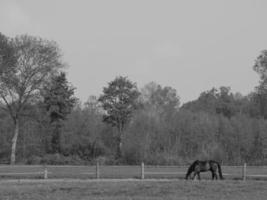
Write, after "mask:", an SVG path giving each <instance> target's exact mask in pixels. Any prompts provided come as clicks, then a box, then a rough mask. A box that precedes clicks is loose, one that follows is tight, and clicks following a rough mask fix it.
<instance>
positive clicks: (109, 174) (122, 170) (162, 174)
mask: <svg viewBox="0 0 267 200" xmlns="http://www.w3.org/2000/svg"><path fill="white" fill-rule="evenodd" d="M46 167H47V169H48V178H53V179H55V178H78V179H93V178H95V177H96V167H95V166H46ZM44 168H45V167H44V166H29V165H28V166H26V165H15V166H10V165H0V180H1V179H23V178H33V179H40V178H43V177H44ZM186 170H187V167H182V166H145V170H144V171H145V178H147V179H149V178H168V179H183V178H184V176H185V173H186ZM99 171H100V178H113V179H114V178H115V179H118V178H119V179H121V178H140V177H141V167H140V166H100V167H99ZM222 171H223V174H224V176H225V178H226V179H228V180H229V179H230V180H231V179H233V180H240V179H241V178H242V167H241V166H239V167H234V166H223V167H222ZM247 175H248V179H255V180H267V167H266V166H262V167H261V166H258V167H252V166H248V167H247ZM210 176H211V174H210V173H209V172H208V173H202V174H201V177H203V178H204V179H210Z"/></svg>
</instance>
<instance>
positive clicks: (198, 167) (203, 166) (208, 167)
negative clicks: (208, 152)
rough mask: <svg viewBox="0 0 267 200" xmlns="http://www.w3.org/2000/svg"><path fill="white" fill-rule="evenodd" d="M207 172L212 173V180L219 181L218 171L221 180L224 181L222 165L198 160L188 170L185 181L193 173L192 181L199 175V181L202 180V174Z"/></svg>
mask: <svg viewBox="0 0 267 200" xmlns="http://www.w3.org/2000/svg"><path fill="white" fill-rule="evenodd" d="M207 171H211V174H212V179H218V174H217V171H218V172H219V177H220V179H223V176H222V168H221V165H220V164H219V163H218V162H216V161H214V160H205V161H200V160H196V161H195V162H193V163H192V164H191V165H190V167H189V168H188V170H187V173H186V176H185V179H188V178H189V177H190V175H191V173H193V178H192V179H195V177H196V175H197V177H198V179H199V180H200V172H207Z"/></svg>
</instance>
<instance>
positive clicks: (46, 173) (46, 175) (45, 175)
mask: <svg viewBox="0 0 267 200" xmlns="http://www.w3.org/2000/svg"><path fill="white" fill-rule="evenodd" d="M47 178H48V171H47V167H46V166H45V168H44V179H47Z"/></svg>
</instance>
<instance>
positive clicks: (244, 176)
mask: <svg viewBox="0 0 267 200" xmlns="http://www.w3.org/2000/svg"><path fill="white" fill-rule="evenodd" d="M246 176H247V163H244V166H243V170H242V178H243V181H245V180H246Z"/></svg>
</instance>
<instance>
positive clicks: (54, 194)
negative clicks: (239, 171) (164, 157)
mask: <svg viewBox="0 0 267 200" xmlns="http://www.w3.org/2000/svg"><path fill="white" fill-rule="evenodd" d="M33 181H34V180H33ZM266 188H267V182H266V181H245V182H244V181H233V180H231V181H205V180H202V181H182V180H165V181H160V180H158V181H148V180H146V181H125V180H113V181H103V180H102V181H94V180H80V181H75V182H64V181H63V182H58V181H57V182H53V181H49V182H42V181H35V182H33V183H31V182H20V183H19V182H4V181H0V199H1V200H37V199H38V200H48V199H49V200H89V199H90V200H100V199H101V200H122V199H128V200H130V199H138V200H141V199H144V200H152V199H153V200H163V199H164V200H168V199H176V200H177V199H178V200H179V199H181V200H202V199H205V200H211V199H212V200H214V199H216V200H224V199H225V200H226V199H227V200H232V199H234V200H261V199H262V200H264V199H266V198H267V190H266Z"/></svg>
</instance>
